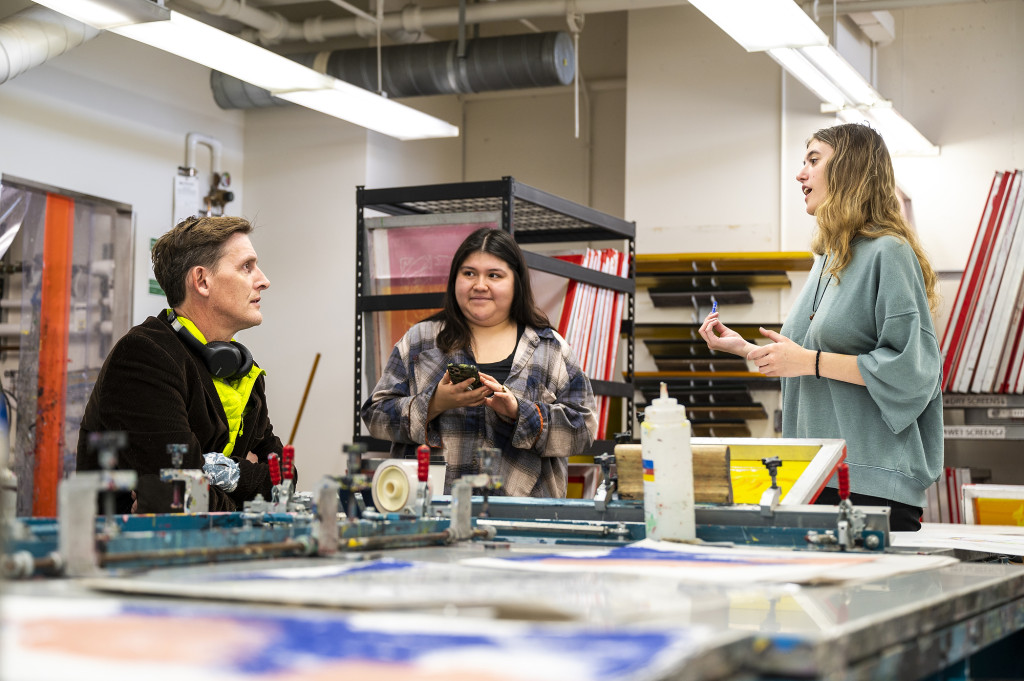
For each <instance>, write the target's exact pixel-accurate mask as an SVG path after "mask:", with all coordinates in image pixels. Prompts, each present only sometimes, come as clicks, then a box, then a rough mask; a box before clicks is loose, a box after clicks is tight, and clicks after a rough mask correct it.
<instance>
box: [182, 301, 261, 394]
mask: <svg viewBox="0 0 1024 681" xmlns="http://www.w3.org/2000/svg"><path fill="white" fill-rule="evenodd" d="M167 321H169V322H170V323H171V327H172V328H173V329H174V330H175V332H177V334H178V337H179V338H181V340H182V342H184V343H185V345H186V346H188V348H189V349H190V350H192V352H194V353H195V354H197V355H199V357H200V359H202V360H203V363H204V364H206V368H207V369H208V370H209V372H210V373H211V374H212V375H213V376H215V377H216V378H228V379H236V378H242V377H243V376H246V375H248V374H249V371H251V370H252V363H253V361H252V353H251V352H249V349H248V348H247V347H245V346H244V345H242V344H241V343H239V342H238V341H210V342H209V343H205V344H204V343H203V342H202V341H200V340H199V339H198V338H196V337H195V336H193V335H192V332H191V331H189V330H188V329H187V328H186V327H185V326H184V325H183V324H182V323H181V321H180V320H179V319H178V315H176V314H175V313H174V310H167Z"/></svg>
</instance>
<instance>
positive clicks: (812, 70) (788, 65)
mask: <svg viewBox="0 0 1024 681" xmlns="http://www.w3.org/2000/svg"><path fill="white" fill-rule="evenodd" d="M768 55H769V56H770V57H771V58H772V59H774V60H775V61H776V62H778V64H779V66H781V67H782V68H784V69H786V71H787V72H789V75H791V76H793V77H794V78H796V79H797V80H799V81H800V82H801V83H803V84H804V87H806V88H807V89H808V90H810V91H811V92H813V93H814V94H815V95H817V96H818V99H820V100H821V101H823V102H825V103H826V104H828V105H830V106H831V107H832V108H835V109H840V108H842V107H844V106H846V104H847V103H848V102H849V100H848V99H847V98H846V96H845V95H844V94H843V93H842V91H840V89H839V88H837V87H836V86H835V84H833V83H832V81H831V80H829V79H828V77H826V76H825V74H823V73H822V72H821V71H819V70H818V69H817V68H816V67H815V66H814V64H812V63H811V62H809V61H807V58H806V57H804V56H803V55H802V54H801V53H800V51H799V50H796V49H794V48H791V47H777V48H774V49H771V50H768Z"/></svg>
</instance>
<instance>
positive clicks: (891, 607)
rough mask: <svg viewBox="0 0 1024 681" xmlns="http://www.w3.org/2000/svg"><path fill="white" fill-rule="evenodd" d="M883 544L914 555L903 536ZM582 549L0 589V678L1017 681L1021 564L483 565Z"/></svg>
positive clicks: (139, 575)
mask: <svg viewBox="0 0 1024 681" xmlns="http://www.w3.org/2000/svg"><path fill="white" fill-rule="evenodd" d="M944 527H948V528H950V529H949V530H944V529H943V528H944ZM926 529H927V530H929V532H928V533H926V534H928V535H929V536H933V537H934V536H935V535H936V534H939V535H942V534H943V533H945V534H947V535H950V536H953V535H954V534H955V531H956V530H957V529H962V528H957V527H956V526H930V527H928V528H926ZM909 536H910V537H912V535H909ZM894 543H896V544H901V545H902V546H901V548H900V549H899V551H900V552H902V553H904V554H914V553H916V551H915V549H914V548H913V547H912V546H910V545H911V544H912V543H913V540H912V539H905V538H903V537H900V538H899V541H897V542H894ZM1018 546H1024V542H1021V544H1019V545H1018ZM602 550H603V549H602ZM594 551H595V550H594V549H593V548H585V547H569V546H561V545H559V546H553V545H546V544H543V543H530V544H516V543H508V542H500V541H498V542H495V541H491V542H480V541H477V542H472V543H462V544H458V545H455V546H446V547H440V546H439V547H423V548H410V549H392V550H387V551H381V552H371V553H360V554H337V555H335V556H330V557H320V558H285V559H275V560H260V561H251V562H233V563H220V564H207V565H194V566H182V567H173V568H157V569H150V570H144V571H138V572H133V573H125V574H113V573H107V572H104V573H102V574H99V575H97V576H95V577H90V578H78V579H32V580H25V581H9V582H7V583H5V584H4V585H3V592H2V599H0V608H2V611H3V628H2V644H0V645H2V650H0V678H3V679H5V680H22V679H23V680H26V681H28V680H32V679H56V678H61V679H66V678H74V679H76V681H86V680H88V679H93V678H95V679H102V680H103V681H109V680H110V679H111V678H116V677H117V676H119V675H131V676H133V677H139V678H145V679H160V678H164V677H166V678H172V677H173V678H175V679H180V678H188V679H189V680H190V681H200V680H202V679H206V678H210V679H217V680H218V681H224V680H225V679H229V680H230V679H274V680H278V679H292V678H295V679H298V678H300V676H301V678H302V679H304V681H309V680H310V679H320V678H324V679H326V678H332V679H334V678H347V677H349V676H348V675H351V674H361V673H364V674H366V675H367V677H368V678H373V679H431V680H434V679H459V678H465V679H488V680H493V681H503V680H512V679H548V678H550V679H553V680H554V679H558V680H559V681H563V680H567V679H573V680H584V679H616V680H618V679H743V680H748V679H769V678H770V679H780V678H782V679H822V680H825V679H828V680H829V681H832V680H834V679H901V680H912V679H929V678H979V677H978V676H977V675H978V671H979V670H981V669H982V668H983V667H985V666H987V667H989V668H995V669H997V670H998V671H999V672H1000V674H1001V676H1000V677H999V678H1021V676H1020V662H1018V661H1016V660H1015V658H1016V657H1018V656H1016V655H1005V654H1004V650H1005V648H1006V647H1007V646H1008V645H1009V646H1013V645H1017V646H1019V643H1020V640H1021V633H1020V632H1021V630H1022V629H1024V569H1022V568H1021V566H1020V565H1015V564H1006V563H998V562H952V563H951V564H945V565H941V566H934V567H928V568H926V569H921V570H918V571H915V572H909V573H903V574H895V575H891V576H886V577H881V578H867V579H859V580H858V579H854V580H852V581H847V582H845V583H841V584H817V585H816V584H810V583H803V584H794V583H790V582H787V581H786V580H785V579H784V578H783V579H777V578H773V579H772V580H768V581H760V582H757V581H750V580H748V579H745V578H742V577H737V578H736V579H733V578H730V577H723V576H722V574H721V572H722V570H721V569H720V568H719V567H717V566H712V567H711V570H712V571H713V573H714V576H713V578H712V579H710V580H709V581H707V580H696V579H693V580H691V579H685V580H681V579H678V578H676V577H674V576H672V572H671V571H667V572H666V571H661V572H659V571H657V570H654V571H646V570H643V569H636V570H633V569H632V567H631V566H629V565H626V566H624V567H623V569H622V570H621V571H618V572H616V571H608V570H600V569H598V570H592V569H589V567H588V566H586V565H584V564H580V565H579V566H577V565H570V566H569V567H568V568H565V566H564V565H562V567H563V568H565V569H563V570H561V571H535V570H514V569H506V568H503V567H496V566H495V565H494V563H501V562H502V561H503V560H505V559H508V558H516V557H526V558H530V559H537V558H538V557H540V556H550V554H558V556H559V558H558V559H557V560H555V561H554V564H556V567H557V564H558V563H565V562H566V561H568V560H569V559H570V558H572V557H573V556H579V557H581V558H585V557H587V556H589V555H592V554H593V553H594ZM948 551H950V549H949V548H948V547H947V548H943V549H937V550H929V551H926V552H925V553H926V554H927V555H926V556H921V557H920V558H921V559H922V560H928V559H929V558H932V559H934V558H935V556H936V555H937V554H941V553H943V552H948ZM1015 551H1016V552H1017V553H1018V555H1019V553H1020V550H1019V548H1017V549H1013V550H1011V551H1009V552H1008V553H1011V554H1012V553H1014V552H1015ZM800 553H807V552H800ZM819 555H820V554H819ZM974 555H975V557H978V555H980V554H978V553H976V554H974ZM481 559H484V560H481ZM612 562H615V561H612ZM618 562H619V563H622V562H623V561H621V560H620V561H618ZM939 562H942V561H939ZM794 574H795V573H794ZM809 581H814V580H813V579H811V580H809ZM999 641H1003V643H1002V644H1001V645H1002V648H1000V646H996V647H995V649H993V648H989V646H991V644H994V643H997V642H999ZM979 653H981V655H978V654H979ZM972 656H976V657H974V658H973V660H972V662H971V663H970V664H969V663H968V660H971V659H972ZM1014 664H1016V665H1017V666H1016V668H1014V666H1013V665H1014ZM969 670H970V671H971V673H968V672H969Z"/></svg>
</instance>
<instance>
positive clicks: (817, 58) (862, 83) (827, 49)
mask: <svg viewBox="0 0 1024 681" xmlns="http://www.w3.org/2000/svg"><path fill="white" fill-rule="evenodd" d="M800 53H801V54H803V55H804V56H805V57H807V59H808V60H809V61H810V62H811V63H812V64H814V65H815V66H816V67H817V68H818V69H819V70H820V71H821V72H822V73H824V74H825V76H826V77H827V78H828V79H829V80H830V81H832V82H833V83H834V84H835V85H836V86H837V87H838V88H839V89H840V90H842V91H843V92H845V93H846V94H847V95H848V96H849V98H850V101H851V102H853V104H854V105H856V106H875V105H877V104H881V103H882V102H884V101H885V100H884V99H883V98H882V96H881V95H880V94H878V91H877V90H875V88H873V87H872V86H871V83H869V82H868V81H867V80H866V79H865V78H864V76H862V75H861V74H860V72H859V71H858V70H857V69H855V68H853V65H852V64H851V63H850V62H848V61H846V59H844V58H843V56H842V55H841V54H839V52H837V51H836V48H834V47H832V46H831V45H824V46H818V47H804V48H802V49H801V50H800Z"/></svg>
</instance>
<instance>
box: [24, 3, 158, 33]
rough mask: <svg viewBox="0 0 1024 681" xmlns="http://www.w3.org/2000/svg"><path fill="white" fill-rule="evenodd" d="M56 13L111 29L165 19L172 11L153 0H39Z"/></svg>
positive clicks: (90, 24)
mask: <svg viewBox="0 0 1024 681" xmlns="http://www.w3.org/2000/svg"><path fill="white" fill-rule="evenodd" d="M36 1H37V2H38V4H40V5H43V6H44V7H49V8H50V9H52V10H53V11H55V12H60V13H61V14H64V15H66V16H69V17H71V18H72V19H75V20H76V21H81V22H82V23H83V24H88V25H89V26H92V27H94V28H99V29H110V28H116V27H117V26H126V25H128V24H139V23H143V22H147V21H166V20H168V19H170V16H171V11H170V10H169V9H167V8H166V7H164V6H163V4H162V3H157V2H153V1H152V0H36Z"/></svg>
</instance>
